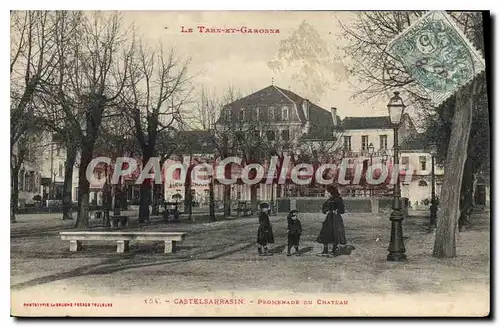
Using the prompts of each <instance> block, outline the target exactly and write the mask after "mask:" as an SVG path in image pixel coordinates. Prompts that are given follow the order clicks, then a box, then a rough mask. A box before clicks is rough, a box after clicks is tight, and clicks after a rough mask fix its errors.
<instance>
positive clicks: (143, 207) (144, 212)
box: [139, 149, 152, 223]
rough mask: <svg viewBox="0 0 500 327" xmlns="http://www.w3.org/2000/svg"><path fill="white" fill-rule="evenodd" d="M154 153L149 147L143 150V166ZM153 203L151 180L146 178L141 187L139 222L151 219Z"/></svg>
mask: <svg viewBox="0 0 500 327" xmlns="http://www.w3.org/2000/svg"><path fill="white" fill-rule="evenodd" d="M151 157H152V153H151V152H150V151H147V149H143V150H142V167H143V168H144V167H145V166H146V165H147V163H148V161H149V160H150V159H151ZM151 204H152V199H151V181H150V180H149V179H145V180H144V182H142V184H141V186H140V187H139V223H144V222H145V221H146V220H147V221H149V213H150V212H149V206H150V205H151Z"/></svg>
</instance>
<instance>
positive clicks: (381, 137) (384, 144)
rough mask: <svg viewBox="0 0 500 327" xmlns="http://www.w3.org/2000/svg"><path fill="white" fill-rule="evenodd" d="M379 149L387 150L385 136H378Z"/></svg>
mask: <svg viewBox="0 0 500 327" xmlns="http://www.w3.org/2000/svg"><path fill="white" fill-rule="evenodd" d="M380 148H381V149H384V150H387V135H380Z"/></svg>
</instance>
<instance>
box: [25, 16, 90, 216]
mask: <svg viewBox="0 0 500 327" xmlns="http://www.w3.org/2000/svg"><path fill="white" fill-rule="evenodd" d="M82 19H83V13H82V12H73V11H57V12H55V13H54V14H53V20H54V32H53V33H54V38H53V40H54V52H55V60H54V62H53V64H52V74H51V75H50V76H48V77H47V78H45V79H44V80H43V81H42V82H41V83H40V86H39V87H40V90H41V92H40V94H39V95H38V97H37V106H36V112H35V115H36V117H37V120H38V121H39V122H40V124H42V125H43V126H44V128H45V129H47V130H48V131H50V132H51V133H52V135H53V137H54V138H55V139H57V141H58V145H59V146H61V147H63V148H64V149H65V153H66V160H65V164H64V183H63V196H62V219H63V220H64V219H72V211H71V206H72V200H71V194H72V184H73V169H74V167H75V164H76V160H77V155H78V149H79V148H80V143H81V129H82V127H81V124H80V123H81V121H83V118H84V110H83V109H82V108H81V106H79V105H78V102H77V99H76V97H75V94H74V92H73V89H72V85H71V84H70V83H69V79H70V76H69V75H70V74H71V73H72V71H71V70H72V67H71V63H72V62H73V61H74V57H73V55H74V53H73V52H72V51H73V48H72V47H73V45H74V43H75V40H77V39H78V38H79V34H78V32H80V29H79V28H78V27H79V25H80V24H81V23H82Z"/></svg>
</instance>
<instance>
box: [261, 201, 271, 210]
mask: <svg viewBox="0 0 500 327" xmlns="http://www.w3.org/2000/svg"><path fill="white" fill-rule="evenodd" d="M270 207H271V206H270V205H269V203H267V202H263V203H261V204H260V209H261V210H262V209H269V208H270Z"/></svg>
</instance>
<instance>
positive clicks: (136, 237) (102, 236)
mask: <svg viewBox="0 0 500 327" xmlns="http://www.w3.org/2000/svg"><path fill="white" fill-rule="evenodd" d="M59 234H60V235H61V240H63V241H69V250H70V251H71V252H76V251H80V250H81V249H82V241H116V245H117V246H116V252H118V253H124V252H128V251H129V242H130V241H163V242H165V253H173V252H175V250H176V245H177V243H180V242H182V241H184V238H185V236H186V234H187V233H184V232H87V231H82V232H60V233H59Z"/></svg>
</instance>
